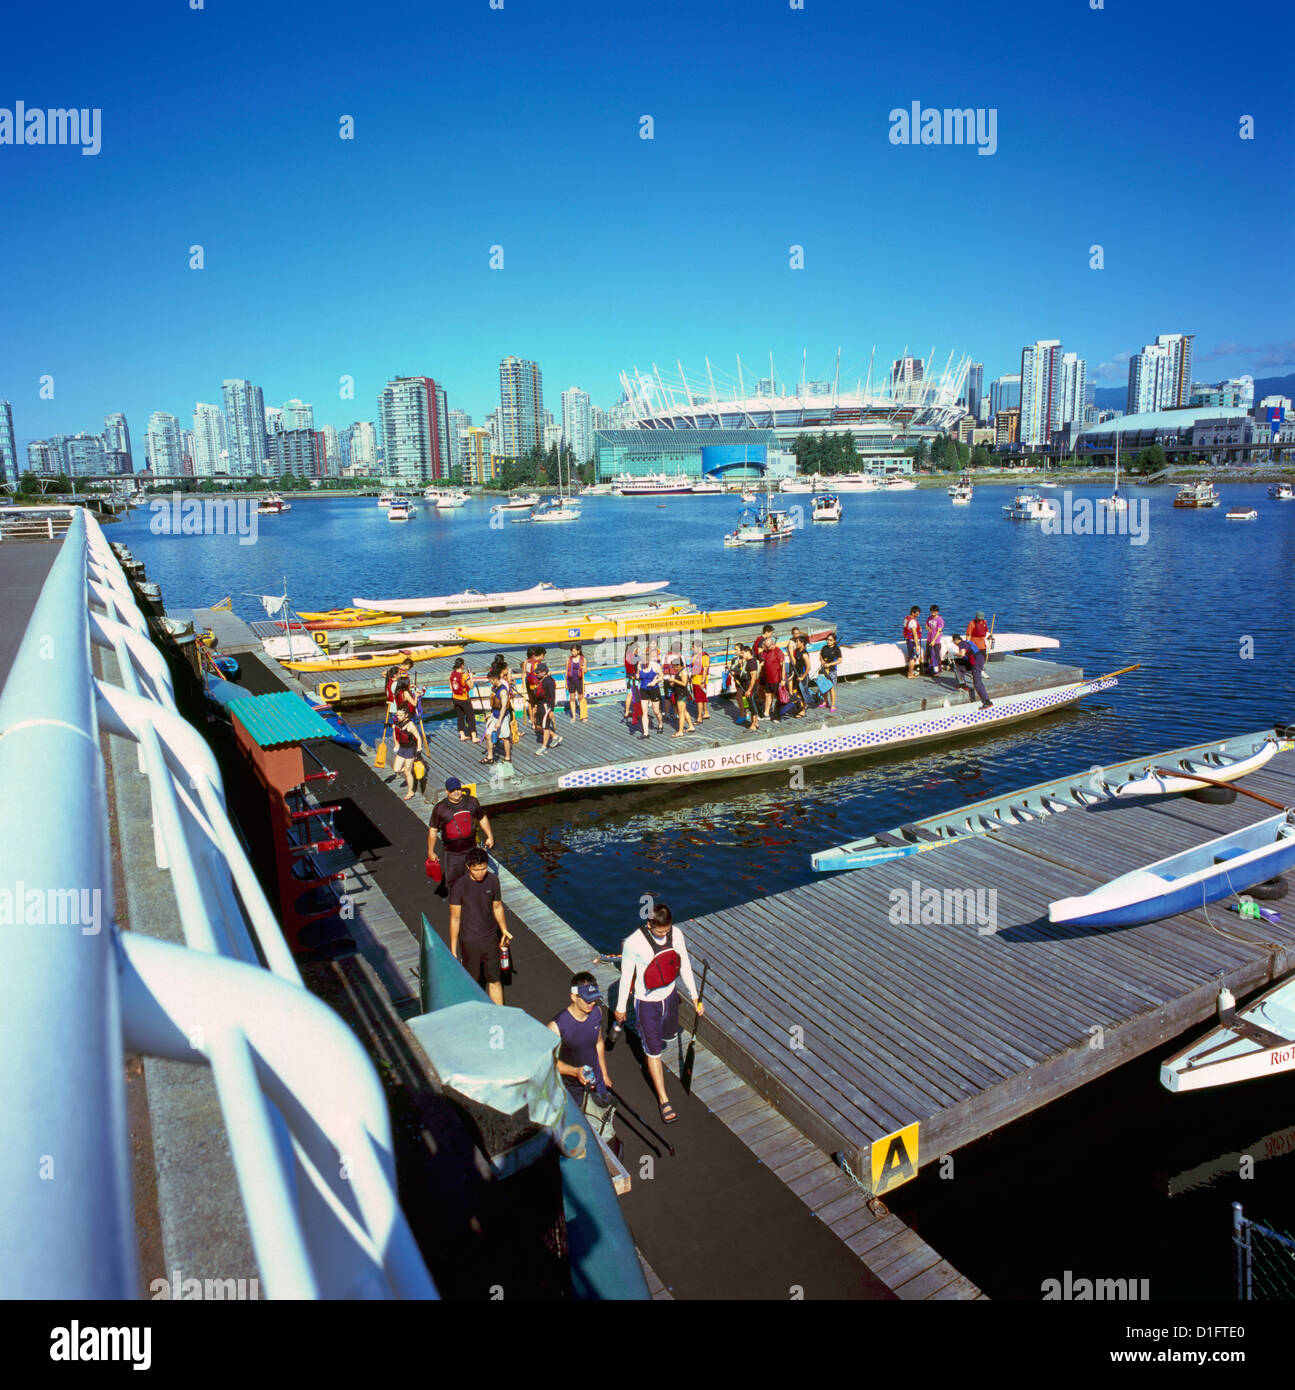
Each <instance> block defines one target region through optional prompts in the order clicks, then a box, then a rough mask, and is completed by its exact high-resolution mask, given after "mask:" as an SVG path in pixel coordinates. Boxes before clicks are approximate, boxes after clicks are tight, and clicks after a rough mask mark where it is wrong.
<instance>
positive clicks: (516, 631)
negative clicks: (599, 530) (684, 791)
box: [459, 600, 827, 644]
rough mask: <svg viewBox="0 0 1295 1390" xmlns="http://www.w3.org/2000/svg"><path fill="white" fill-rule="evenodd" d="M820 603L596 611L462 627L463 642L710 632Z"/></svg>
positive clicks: (798, 614) (786, 616)
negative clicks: (571, 618)
mask: <svg viewBox="0 0 1295 1390" xmlns="http://www.w3.org/2000/svg"><path fill="white" fill-rule="evenodd" d="M826 607H827V603H826V600H824V601H823V602H821V603H773V604H768V605H766V606H765V607H764V608H726V609H720V610H717V611H716V612H714V613H662V614H657V615H654V616H652V617H634V616H627V615H624V614H619V613H607V614H594V615H592V616H590V617H587V618H582V619H580V620H579V621H575V622H556V623H555V622H552V621H549V622H534V623H518V624H516V625H514V626H512V627H500V626H498V625H495V624H491V625H490V626H481V627H463V626H460V628H459V640H460V641H463V642H497V643H501V644H503V643H534V642H595V641H599V640H601V639H605V638H608V637H625V636H627V635H629V634H638V635H640V636H646V635H648V634H649V633H653V632H708V631H710V630H711V629H713V628H723V627H750V626H752V625H753V624H756V623H785V622H788V621H790V620H791V619H792V618H802V617H804V615H805V614H806V613H816V612H817V611H818V610H819V609H820V608H826Z"/></svg>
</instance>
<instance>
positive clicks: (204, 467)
mask: <svg viewBox="0 0 1295 1390" xmlns="http://www.w3.org/2000/svg"><path fill="white" fill-rule="evenodd" d="M227 447H228V445H227V444H226V442H225V417H224V415H223V414H222V413H221V409H220V407H219V406H218V405H205V404H203V403H202V402H201V401H199V403H198V404H197V405H195V406H194V408H193V472H194V476H195V477H198V478H210V477H213V476H214V475H215V474H217V473H219V472H220V471H221V470H222V469H223V467H224V464H223V462H222V460H221V457H220V456H221V454H223V453H224V452H225V450H226V448H227Z"/></svg>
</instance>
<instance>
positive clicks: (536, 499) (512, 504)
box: [490, 492, 540, 512]
mask: <svg viewBox="0 0 1295 1390" xmlns="http://www.w3.org/2000/svg"><path fill="white" fill-rule="evenodd" d="M539 505H540V495H539V493H538V492H525V493H522V494H520V495H517V494H511V495H510V496H509V498H508V501H507V502H496V503H495V505H494V506H493V507H491V508H490V510H491V511H492V512H529V511H530V509H531V508H532V507H538V506H539Z"/></svg>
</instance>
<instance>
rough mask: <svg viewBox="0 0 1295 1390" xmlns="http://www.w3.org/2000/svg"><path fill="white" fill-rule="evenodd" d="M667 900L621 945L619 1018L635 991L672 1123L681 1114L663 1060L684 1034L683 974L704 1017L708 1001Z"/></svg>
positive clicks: (655, 1081)
mask: <svg viewBox="0 0 1295 1390" xmlns="http://www.w3.org/2000/svg"><path fill="white" fill-rule="evenodd" d="M673 923H674V917H673V916H672V915H671V912H670V909H669V908H668V907H667V906H666V905H665V903H657V905H656V906H655V907H654V908H653V909H652V915H651V917H650V918H649V919H648V922H647V925H646V926H642V927H640V928H639V929H638V930H637V931H636V932H634V933H633V934H632V935H630V936H628V937H626V939H625V943H624V945H623V946H622V947H621V980H620V991H619V993H618V994H617V996H616V1002H617V1003H618V1004H619V1005H620V1007H619V1008H618V1009H617V1010H616V1022H617V1023H624V1021H625V1012H626V1006H627V1004H628V1001H629V997H630V994H631V992H633V993H634V995H635V999H634V1018H635V1021H636V1023H637V1025H638V1035H639V1037H640V1039H642V1042H643V1054H644V1056H645V1057H646V1058H647V1066H648V1076H649V1077H650V1078H651V1080H652V1089H653V1090H654V1091H655V1092H656V1097H657V1105H658V1106H659V1108H660V1110H661V1119H662V1121H663V1122H664V1123H665V1124H668V1125H672V1124H674V1122H675V1121H676V1120H677V1119H678V1118H679V1117H678V1116H677V1115H676V1114H675V1112H674V1106H672V1105H671V1104H670V1097H669V1096H668V1095H667V1094H666V1089H665V1064H664V1063H663V1062H662V1060H661V1056H662V1053H664V1051H665V1045H666V1043H669V1042H673V1041H674V1040H675V1038H676V1037H678V1036H679V977H680V976H681V975H682V976H683V982H684V987H685V988H686V989H687V991H688V993H689V994H690V995H691V996H692V998H693V1005H694V1007H695V1008H696V1010H697V1017H698V1018H700V1017H701V1016H702V1014H704V1013H705V1012H706V1006H705V1004H703V1003H702V1002H701V1000H700V998H699V997H698V993H697V982H696V980H694V979H693V973H692V963H691V962H690V961H689V959H688V947H687V945H686V944H685V943H684V939H683V933H682V932H681V931H678V930H677V929H676V928H675V927H674V925H673Z"/></svg>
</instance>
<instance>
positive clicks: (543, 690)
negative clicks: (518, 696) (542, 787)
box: [535, 648, 562, 756]
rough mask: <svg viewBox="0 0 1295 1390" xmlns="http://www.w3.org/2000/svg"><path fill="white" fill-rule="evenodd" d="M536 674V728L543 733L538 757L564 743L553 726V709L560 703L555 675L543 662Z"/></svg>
mask: <svg viewBox="0 0 1295 1390" xmlns="http://www.w3.org/2000/svg"><path fill="white" fill-rule="evenodd" d="M540 650H541V651H542V650H543V648H541V649H540ZM535 674H536V676H538V677H539V686H538V689H537V691H536V699H535V715H536V724H535V727H536V728H537V729H539V730H540V732H541V742H540V746H539V747H538V748H537V749H536V750H535V752H536V755H537V756H538V755H539V754H540V753H547V752H548V750H549V749H550V748H556V747H557V745H558V744H559V743H561V742H562V737H561V735H560V734H558V733H556V732H555V730H554V726H553V709H554V706H555V705H556V704H557V702H558V688H557V685H556V683H555V682H554V680H553V674H552V672H551V671H550V670H549V668H548V665H547V663H546V662H543V661H541V662H540V663H539V664H538V665H537V666H536V667H535Z"/></svg>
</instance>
